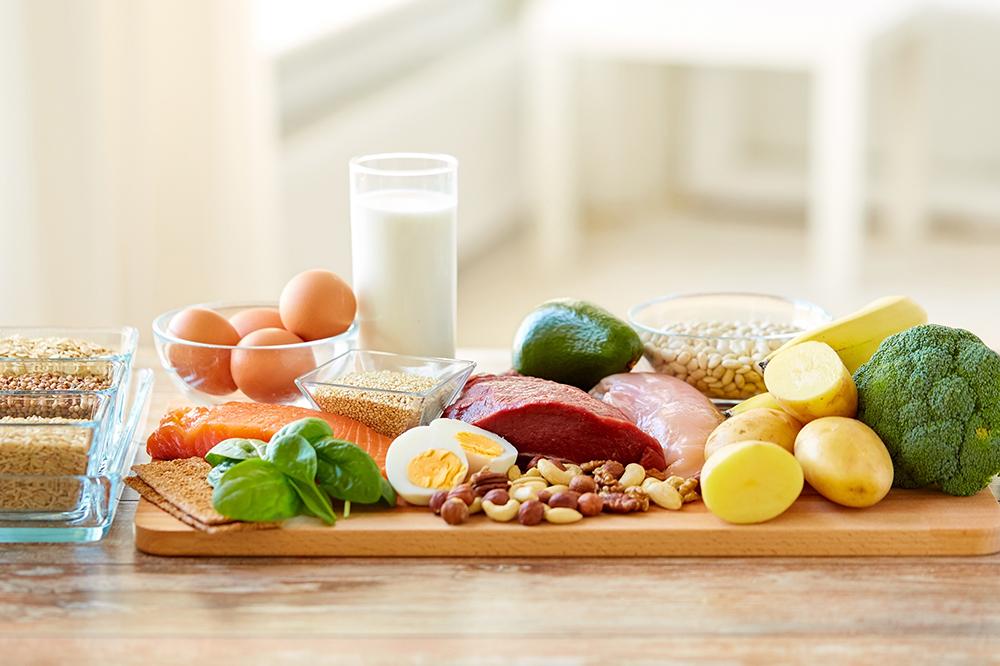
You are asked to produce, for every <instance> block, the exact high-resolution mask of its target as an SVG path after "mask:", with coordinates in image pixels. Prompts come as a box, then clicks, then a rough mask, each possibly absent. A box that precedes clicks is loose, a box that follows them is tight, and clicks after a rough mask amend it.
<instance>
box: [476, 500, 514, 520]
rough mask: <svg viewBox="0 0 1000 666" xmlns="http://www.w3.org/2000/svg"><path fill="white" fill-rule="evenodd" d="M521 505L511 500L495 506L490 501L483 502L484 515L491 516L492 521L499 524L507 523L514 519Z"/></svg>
mask: <svg viewBox="0 0 1000 666" xmlns="http://www.w3.org/2000/svg"><path fill="white" fill-rule="evenodd" d="M520 508H521V503H520V502H518V501H517V500H516V499H509V500H507V501H506V502H505V503H504V504H499V505H498V504H494V503H493V502H491V501H489V500H483V513H485V514H486V515H487V516H489V518H490V520H495V521H497V522H498V523H507V522H510V521H511V520H513V519H514V516H516V515H517V512H518V510H520Z"/></svg>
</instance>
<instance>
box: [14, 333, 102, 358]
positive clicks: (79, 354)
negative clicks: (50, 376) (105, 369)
mask: <svg viewBox="0 0 1000 666" xmlns="http://www.w3.org/2000/svg"><path fill="white" fill-rule="evenodd" d="M114 353H115V352H114V350H112V349H108V348H107V347H105V346H103V345H99V344H97V343H95V342H90V341H89V340H82V339H79V338H60V337H56V336H50V337H40V338H26V337H23V336H21V335H8V336H6V337H2V338H0V358H4V357H6V358H24V359H44V358H96V357H103V356H111V355H113V354H114Z"/></svg>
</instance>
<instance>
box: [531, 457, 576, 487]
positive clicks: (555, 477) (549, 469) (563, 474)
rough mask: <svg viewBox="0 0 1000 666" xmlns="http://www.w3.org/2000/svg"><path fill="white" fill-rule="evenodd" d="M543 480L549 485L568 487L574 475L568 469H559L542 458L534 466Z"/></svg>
mask: <svg viewBox="0 0 1000 666" xmlns="http://www.w3.org/2000/svg"><path fill="white" fill-rule="evenodd" d="M535 469H537V470H538V471H539V472H540V473H541V475H542V476H543V477H545V480H546V481H548V482H549V483H551V484H560V485H569V482H570V481H571V480H572V479H573V477H574V476H575V474H573V472H572V471H570V470H568V469H559V467H557V466H556V464H555V463H554V462H552V461H551V460H549V459H547V458H542V459H541V460H539V461H538V464H537V465H536V466H535Z"/></svg>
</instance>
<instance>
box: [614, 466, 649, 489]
mask: <svg viewBox="0 0 1000 666" xmlns="http://www.w3.org/2000/svg"><path fill="white" fill-rule="evenodd" d="M645 478H646V468H645V467H643V466H642V465H640V464H639V463H629V464H627V465H625V471H624V472H623V473H622V475H621V478H619V479H618V483H620V484H622V485H623V486H625V487H626V488H628V487H629V486H638V485H639V484H640V483H642V481H643V479H645Z"/></svg>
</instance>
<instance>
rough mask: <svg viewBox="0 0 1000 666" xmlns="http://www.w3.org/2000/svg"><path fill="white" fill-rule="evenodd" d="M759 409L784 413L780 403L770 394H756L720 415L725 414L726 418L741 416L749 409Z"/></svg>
mask: <svg viewBox="0 0 1000 666" xmlns="http://www.w3.org/2000/svg"><path fill="white" fill-rule="evenodd" d="M761 407H768V408H770V409H780V410H781V411H785V410H784V409H782V407H781V403H780V402H778V400H777V398H775V397H774V396H773V395H771V394H770V393H758V394H757V395H755V396H754V397H752V398H747V399H746V400H744V401H743V402H741V403H739V404H738V405H733V406H732V407H730V408H729V409H727V410H726V411H724V412H722V413H723V414H725V415H726V417H733V416H736V415H737V414H742V413H743V412H748V411H750V410H751V409H759V408H761Z"/></svg>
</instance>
